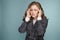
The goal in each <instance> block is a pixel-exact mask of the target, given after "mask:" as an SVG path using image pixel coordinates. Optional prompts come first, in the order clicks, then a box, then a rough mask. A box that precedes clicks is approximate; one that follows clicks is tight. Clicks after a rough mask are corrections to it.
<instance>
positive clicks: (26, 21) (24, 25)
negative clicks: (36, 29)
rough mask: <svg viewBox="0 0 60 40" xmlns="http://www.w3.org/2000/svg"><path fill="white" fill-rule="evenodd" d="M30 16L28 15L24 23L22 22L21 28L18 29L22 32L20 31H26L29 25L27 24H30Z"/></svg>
mask: <svg viewBox="0 0 60 40" xmlns="http://www.w3.org/2000/svg"><path fill="white" fill-rule="evenodd" d="M29 20H30V19H29V18H28V17H26V18H25V21H23V23H22V24H21V26H20V27H19V29H18V31H19V32H20V33H23V32H25V31H26V27H27V25H28V23H29Z"/></svg>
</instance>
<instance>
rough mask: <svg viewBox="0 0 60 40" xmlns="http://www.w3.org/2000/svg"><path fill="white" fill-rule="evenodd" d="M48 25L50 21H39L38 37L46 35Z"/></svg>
mask: <svg viewBox="0 0 60 40" xmlns="http://www.w3.org/2000/svg"><path fill="white" fill-rule="evenodd" d="M47 24H48V19H44V20H38V35H44V33H45V31H46V28H47Z"/></svg>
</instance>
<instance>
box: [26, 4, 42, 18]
mask: <svg viewBox="0 0 60 40" xmlns="http://www.w3.org/2000/svg"><path fill="white" fill-rule="evenodd" d="M41 12H42V11H41V9H39V8H38V7H37V6H36V5H32V6H31V7H30V8H29V9H28V10H27V17H29V18H30V17H31V16H32V17H33V18H34V19H37V17H41V14H42V13H41Z"/></svg>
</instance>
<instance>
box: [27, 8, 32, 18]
mask: <svg viewBox="0 0 60 40" xmlns="http://www.w3.org/2000/svg"><path fill="white" fill-rule="evenodd" d="M27 17H29V18H30V17H31V14H30V9H28V10H27Z"/></svg>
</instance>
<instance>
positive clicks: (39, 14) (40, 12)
mask: <svg viewBox="0 0 60 40" xmlns="http://www.w3.org/2000/svg"><path fill="white" fill-rule="evenodd" d="M41 15H42V11H41V9H40V10H39V13H38V17H41Z"/></svg>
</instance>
